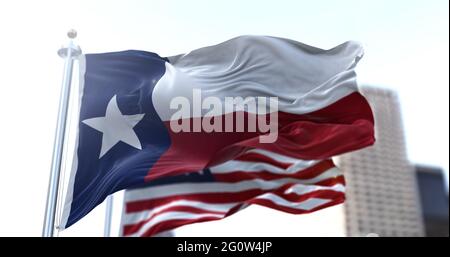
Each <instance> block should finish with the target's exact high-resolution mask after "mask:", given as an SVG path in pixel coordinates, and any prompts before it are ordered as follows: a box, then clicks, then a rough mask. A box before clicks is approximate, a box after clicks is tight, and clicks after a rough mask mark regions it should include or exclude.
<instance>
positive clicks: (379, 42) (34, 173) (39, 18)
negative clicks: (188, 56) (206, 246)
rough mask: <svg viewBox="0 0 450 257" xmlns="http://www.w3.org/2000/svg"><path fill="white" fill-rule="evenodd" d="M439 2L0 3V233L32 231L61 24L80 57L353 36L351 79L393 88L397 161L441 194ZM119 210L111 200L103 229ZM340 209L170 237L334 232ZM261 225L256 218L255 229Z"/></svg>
mask: <svg viewBox="0 0 450 257" xmlns="http://www.w3.org/2000/svg"><path fill="white" fill-rule="evenodd" d="M448 5H449V3H448V1H447V0H433V1H424V0H409V1H406V0H398V1H387V0H378V1H371V0H365V1H362V0H341V1H337V0H321V1H295V0H293V1H281V0H280V1H262V0H260V1H254V0H252V1H236V0H232V1H230V0H228V1H214V2H212V1H207V0H193V1H181V0H180V1H173V0H170V1H139V0H134V1H111V0H110V1H103V0H98V1H77V2H74V1H49V0H44V1H23V0H17V1H12V2H6V1H4V2H1V3H0V32H1V41H0V46H1V47H0V56H1V58H0V71H1V72H0V85H1V90H2V91H1V92H2V95H3V98H2V101H0V114H1V117H2V118H3V121H2V126H1V127H0V132H1V133H0V140H1V142H2V144H1V146H0V151H1V152H0V153H1V156H2V162H1V164H0V169H1V171H0V202H1V204H2V205H3V206H7V208H5V209H7V210H8V211H4V212H3V213H2V214H1V216H0V217H1V218H0V236H6V235H11V236H20V235H25V236H40V234H41V229H42V221H43V215H44V206H45V199H46V193H47V192H46V190H47V186H48V175H49V168H50V160H51V152H52V147H53V136H54V129H55V123H56V112H57V106H58V101H59V90H60V85H61V77H62V69H63V61H62V60H61V59H60V58H59V57H58V56H57V55H56V51H57V50H58V49H59V47H60V46H61V45H62V44H64V43H66V42H67V38H66V32H67V30H68V29H70V28H74V29H76V30H77V31H78V33H79V36H78V38H77V42H78V44H79V45H80V46H81V48H82V50H83V51H84V52H85V53H94V52H110V51H119V50H126V49H139V50H146V51H151V52H156V53H158V54H160V55H161V56H171V55H175V54H179V53H185V52H188V51H190V50H193V49H196V48H199V47H203V46H208V45H212V44H217V43H219V42H222V41H225V40H227V39H230V38H232V37H235V36H239V35H245V34H253V35H271V36H278V37H285V38H290V39H293V40H296V41H300V42H303V43H306V44H310V45H313V46H316V47H320V48H326V49H328V48H332V47H334V46H336V45H338V44H340V43H342V42H344V41H347V40H356V41H360V42H361V43H362V44H363V45H364V47H365V52H366V54H365V56H364V57H363V59H362V60H361V62H360V63H359V64H358V67H357V73H358V80H359V82H360V84H361V85H372V86H376V87H381V88H386V89H389V90H392V91H394V92H396V94H397V95H398V99H399V106H400V110H399V111H400V113H401V116H402V122H401V125H402V126H403V128H404V136H405V146H406V148H405V149H406V153H405V154H406V159H407V160H408V161H409V162H411V163H412V164H423V165H428V166H434V167H440V168H441V169H442V170H443V173H442V174H444V179H443V181H445V182H446V183H445V186H446V187H447V192H448V171H449V161H448V159H449V158H448V156H449V120H448V119H449V118H448V117H449V72H448V70H449V62H448V61H449V60H448V58H449V57H448V56H449V53H448V49H449V34H448V31H449V30H448V29H449V28H448V26H449V25H448V24H449V23H448V18H449V14H448V9H449V6H448ZM344 172H345V171H344ZM447 203H448V198H447ZM120 205H121V200H120V195H118V196H117V197H116V201H115V212H114V217H113V218H114V224H113V231H118V220H119V218H120V208H121V206H120ZM343 209H344V206H336V207H332V208H328V209H326V210H323V211H320V212H317V213H314V214H309V215H300V216H295V215H289V214H285V213H280V212H276V211H274V210H269V209H267V208H264V207H257V206H254V207H250V208H248V210H245V211H243V212H242V213H239V214H236V215H233V216H232V217H229V218H227V219H225V220H223V221H215V222H207V223H203V224H195V225H191V226H186V227H183V228H180V229H179V230H177V231H176V234H177V235H181V236H183V235H186V236H189V235H193V236H195V235H203V236H208V235H215V236H222V235H225V236H227V235H228V236H233V235H234V236H238V235H243V236H247V235H249V236H254V235H260V236H264V235H266V236H277V235H279V236H327V235H329V236H344V235H346V233H345V229H343V226H344V225H345V223H346V222H345V218H344V216H343V215H342V213H343V212H344V210H343ZM103 215H104V206H100V207H98V208H97V209H96V210H95V211H94V212H93V213H91V214H90V215H88V216H87V217H86V218H85V219H83V220H82V221H81V222H80V223H79V224H77V225H75V226H74V227H72V228H70V229H69V230H67V231H64V232H63V233H61V235H63V236H64V235H67V236H70V235H84V236H101V235H102V232H103V227H102V224H101V223H102V222H103ZM255 217H256V218H255ZM447 217H448V209H447ZM261 220H263V221H264V223H265V224H267V225H266V226H264V227H261V226H260V224H261ZM347 223H348V221H347ZM293 224H295V225H293ZM347 225H348V224H347Z"/></svg>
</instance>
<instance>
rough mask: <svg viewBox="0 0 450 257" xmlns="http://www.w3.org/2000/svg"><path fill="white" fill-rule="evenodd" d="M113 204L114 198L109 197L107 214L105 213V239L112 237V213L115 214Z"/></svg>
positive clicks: (107, 199)
mask: <svg viewBox="0 0 450 257" xmlns="http://www.w3.org/2000/svg"><path fill="white" fill-rule="evenodd" d="M113 202H114V196H113V195H108V197H107V198H106V213H105V227H104V230H103V236H104V237H110V236H111V222H112V213H113Z"/></svg>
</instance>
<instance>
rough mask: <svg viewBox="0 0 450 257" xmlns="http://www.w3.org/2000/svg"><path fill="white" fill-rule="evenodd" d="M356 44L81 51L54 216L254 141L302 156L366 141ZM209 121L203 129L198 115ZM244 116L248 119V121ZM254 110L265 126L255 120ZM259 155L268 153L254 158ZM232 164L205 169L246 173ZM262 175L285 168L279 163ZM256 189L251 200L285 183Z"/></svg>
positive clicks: (369, 132) (368, 118)
mask: <svg viewBox="0 0 450 257" xmlns="http://www.w3.org/2000/svg"><path fill="white" fill-rule="evenodd" d="M362 55H363V50H362V47H361V46H360V45H359V44H358V43H356V42H352V41H349V42H346V43H344V44H341V45H339V46H337V47H335V48H332V49H330V50H322V49H318V48H315V47H311V46H308V45H305V44H302V43H299V42H296V41H293V40H288V39H282V38H275V37H266V36H241V37H237V38H234V39H231V40H228V41H226V42H223V43H220V44H218V45H214V46H209V47H204V48H200V49H197V50H194V51H191V52H189V53H187V54H182V55H177V56H172V57H167V58H163V57H160V56H159V55H157V54H155V53H151V52H145V51H136V50H130V51H123V52H114V53H102V54H87V55H85V56H83V58H82V61H81V63H82V64H83V65H82V66H81V68H80V71H81V79H80V81H82V85H81V96H80V116H79V126H78V133H77V140H76V142H77V146H76V152H75V156H74V162H73V165H72V171H71V176H70V181H69V188H68V192H67V197H66V203H65V206H64V211H63V217H62V221H61V227H62V228H67V227H69V226H71V225H72V224H74V223H75V222H76V221H78V220H79V219H81V218H82V217H84V216H85V215H86V214H87V213H89V212H90V211H91V210H92V209H93V208H95V206H97V205H98V204H100V203H101V202H102V201H103V200H104V199H105V198H106V196H108V195H109V194H112V193H114V192H116V191H119V190H122V189H127V188H136V187H142V186H147V185H148V184H149V183H152V182H153V181H159V180H161V179H164V178H170V177H176V176H184V174H188V173H196V172H198V171H199V170H208V169H212V167H220V165H222V164H227V165H230V163H233V162H240V161H242V158H250V157H249V156H252V155H251V154H250V155H249V153H253V155H255V152H252V151H266V152H270V153H272V154H278V155H280V156H284V158H293V159H295V160H303V161H305V162H308V161H309V160H327V159H330V158H331V157H333V156H335V155H338V154H342V153H346V152H349V151H353V150H356V149H360V148H363V147H366V146H369V145H371V144H373V143H374V130H373V125H374V124H373V116H372V112H371V109H370V106H369V104H368V103H367V101H366V100H365V98H364V97H363V96H362V95H361V94H360V93H359V92H358V90H357V83H356V74H355V71H354V69H355V67H356V64H357V63H358V61H359V60H360V58H361V57H362ZM229 99H233V101H229ZM252 99H256V100H254V101H255V102H257V103H258V105H257V106H253V107H252ZM272 99H276V108H272V107H273V106H272V103H273V101H272ZM238 100H239V101H240V102H239V101H238ZM263 100H264V101H263ZM236 101H237V102H239V103H238V104H236ZM186 105H187V106H188V108H187V111H186V108H185V109H183V108H181V107H185V106H186ZM272 117H276V122H273V123H272V122H271V121H272V120H273V119H272ZM239 119H242V120H243V121H244V122H243V124H245V126H244V129H242V128H241V127H239V126H240V123H239V122H237V121H238V120H239ZM229 120H233V121H234V123H232V124H231V126H228V124H229V123H227V121H229ZM211 121H214V122H212V123H214V127H213V128H214V129H212V130H211V129H210V127H207V126H206V125H210V126H212V125H211V124H212V123H211ZM252 121H257V124H258V127H257V128H256V129H254V130H252V129H248V128H250V127H251V126H250V125H249V124H252ZM264 122H266V123H267V122H268V123H267V124H265V125H266V126H268V127H269V128H270V130H267V129H266V130H263V129H262V128H260V127H259V125H260V124H264ZM199 124H200V125H199ZM205 124H206V125H205ZM217 124H218V125H217ZM216 125H217V126H216ZM208 128H209V129H208ZM266 128H267V127H266ZM272 128H274V131H275V133H272ZM272 135H274V137H271V136H272ZM262 138H264V139H268V141H264V140H262ZM270 140H272V141H270ZM245 156H247V157H245ZM258 158H266V157H261V156H260V157H258ZM265 161H267V162H268V163H267V165H273V164H274V163H272V162H273V161H275V160H274V159H271V158H268V159H267V160H264V159H262V160H259V161H258V163H264V162H265ZM275 166H276V165H275ZM283 167H284V166H283ZM211 172H212V171H211ZM233 174H234V175H233V178H231V177H230V175H229V174H227V173H217V174H215V175H214V176H215V177H217V178H218V179H224V178H226V177H227V181H228V180H230V181H231V180H234V182H233V183H241V181H240V179H239V178H241V177H242V178H244V177H245V178H247V176H250V175H252V174H253V173H252V172H248V171H245V170H243V171H239V172H238V173H236V172H233ZM259 175H261V174H259ZM259 175H258V176H259ZM262 176H263V177H264V178H272V177H274V176H275V177H276V176H279V177H277V178H279V179H281V180H283V179H295V178H291V177H289V176H290V174H289V173H286V172H285V170H283V171H280V174H275V173H273V172H272V173H270V174H269V173H268V174H266V173H264V174H263V175H262ZM283 176H286V177H283ZM256 180H257V181H260V180H261V178H257V179H256ZM263 180H264V179H263ZM264 181H265V180H264ZM227 183H228V182H227ZM230 183H231V182H230ZM258 183H259V182H258ZM150 188H151V187H150ZM252 190H254V189H252ZM280 195H281V196H280ZM265 197H267V198H264V199H261V198H258V200H256V199H254V200H252V201H257V202H259V203H261V202H268V201H272V200H273V199H275V198H277V197H283V194H281V193H278V194H274V195H272V196H265ZM249 199H253V198H248V199H247V200H246V201H247V202H246V203H248V201H250V200H249ZM277 199H278V198H277ZM325 205H326V204H325ZM283 208H290V207H283ZM177 215H178V214H177ZM216 215H219V214H216ZM220 215H221V214H220ZM161 219H162V218H161ZM202 219H209V218H208V217H203V216H202Z"/></svg>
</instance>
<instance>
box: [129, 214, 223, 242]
mask: <svg viewBox="0 0 450 257" xmlns="http://www.w3.org/2000/svg"><path fill="white" fill-rule="evenodd" d="M205 217H212V218H223V217H224V215H222V214H194V213H190V212H175V211H174V212H165V213H162V214H161V215H158V216H156V217H155V218H154V219H152V220H150V221H149V222H147V223H145V225H143V226H142V227H141V229H139V231H137V232H136V233H133V234H130V235H127V236H131V237H136V236H140V235H142V234H144V233H145V231H147V230H149V229H150V228H151V227H153V226H154V225H156V224H158V223H160V222H163V221H168V220H177V219H182V220H194V219H199V218H205ZM158 232H159V233H160V232H162V231H158Z"/></svg>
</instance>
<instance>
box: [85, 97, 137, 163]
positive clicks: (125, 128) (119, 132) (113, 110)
mask: <svg viewBox="0 0 450 257" xmlns="http://www.w3.org/2000/svg"><path fill="white" fill-rule="evenodd" d="M144 115H145V114H135V115H123V114H122V112H120V110H119V106H117V100H116V96H115V95H114V96H113V97H112V98H111V100H109V103H108V106H107V107H106V114H105V117H96V118H91V119H86V120H83V121H82V122H83V123H84V124H86V125H88V126H89V127H91V128H93V129H95V130H98V131H100V132H102V133H103V137H102V148H101V150H100V156H99V157H98V158H99V159H100V158H102V156H103V155H105V154H106V153H107V152H108V151H109V150H110V149H111V148H112V147H113V146H114V145H116V144H117V143H118V142H119V141H122V142H124V143H127V144H129V145H131V146H132V147H135V148H137V149H139V150H141V149H142V146H141V142H140V141H139V138H138V137H137V135H136V132H134V130H133V127H134V126H136V124H138V123H139V121H141V120H142V118H143V117H144Z"/></svg>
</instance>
